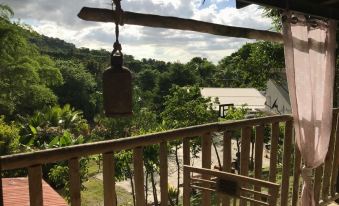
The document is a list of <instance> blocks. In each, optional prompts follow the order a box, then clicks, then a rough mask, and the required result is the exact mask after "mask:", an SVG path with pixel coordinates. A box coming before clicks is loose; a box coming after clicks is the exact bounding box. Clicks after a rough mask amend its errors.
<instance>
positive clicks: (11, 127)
mask: <svg viewBox="0 0 339 206" xmlns="http://www.w3.org/2000/svg"><path fill="white" fill-rule="evenodd" d="M19 132H20V127H18V126H17V125H16V124H15V123H13V122H12V123H10V124H7V123H6V122H5V121H4V117H3V116H1V117H0V156H1V155H7V154H12V153H15V152H18V151H20V150H19V139H20V135H19Z"/></svg>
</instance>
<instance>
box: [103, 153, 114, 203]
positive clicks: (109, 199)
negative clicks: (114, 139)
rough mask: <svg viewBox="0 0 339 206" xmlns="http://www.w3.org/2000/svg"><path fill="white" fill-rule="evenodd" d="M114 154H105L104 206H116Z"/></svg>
mask: <svg viewBox="0 0 339 206" xmlns="http://www.w3.org/2000/svg"><path fill="white" fill-rule="evenodd" d="M114 167H115V165H114V153H113V152H110V153H105V154H103V185H104V206H116V205H117V199H116V193H115V177H114V173H115V169H114Z"/></svg>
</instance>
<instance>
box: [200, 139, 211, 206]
mask: <svg viewBox="0 0 339 206" xmlns="http://www.w3.org/2000/svg"><path fill="white" fill-rule="evenodd" d="M201 144H202V145H201V146H202V147H201V156H202V158H201V160H202V162H201V165H202V168H207V169H210V168H211V154H212V153H211V149H212V148H211V146H212V136H211V133H206V134H204V135H203V136H202V143H201ZM202 179H206V180H209V179H210V176H208V175H204V174H203V175H202ZM203 186H204V187H210V185H209V184H208V183H204V184H203ZM202 205H204V206H210V205H211V192H209V191H203V192H202Z"/></svg>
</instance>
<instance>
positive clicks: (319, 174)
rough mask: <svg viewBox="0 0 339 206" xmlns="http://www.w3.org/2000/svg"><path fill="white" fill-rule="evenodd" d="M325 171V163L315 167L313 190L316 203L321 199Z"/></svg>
mask: <svg viewBox="0 0 339 206" xmlns="http://www.w3.org/2000/svg"><path fill="white" fill-rule="evenodd" d="M323 172H324V165H323V164H322V165H320V166H319V167H317V168H316V169H315V175H314V184H313V192H314V200H315V202H316V203H319V199H320V189H321V181H322V179H323Z"/></svg>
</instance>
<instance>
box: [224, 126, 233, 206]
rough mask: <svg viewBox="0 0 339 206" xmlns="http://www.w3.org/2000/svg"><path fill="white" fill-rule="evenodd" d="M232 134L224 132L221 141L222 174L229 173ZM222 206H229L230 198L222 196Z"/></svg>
mask: <svg viewBox="0 0 339 206" xmlns="http://www.w3.org/2000/svg"><path fill="white" fill-rule="evenodd" d="M231 138H232V133H231V131H225V132H224V139H223V143H224V145H223V147H224V152H223V165H222V169H223V171H224V172H231V164H232V140H231ZM222 206H230V197H229V196H228V195H224V196H223V199H222Z"/></svg>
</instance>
